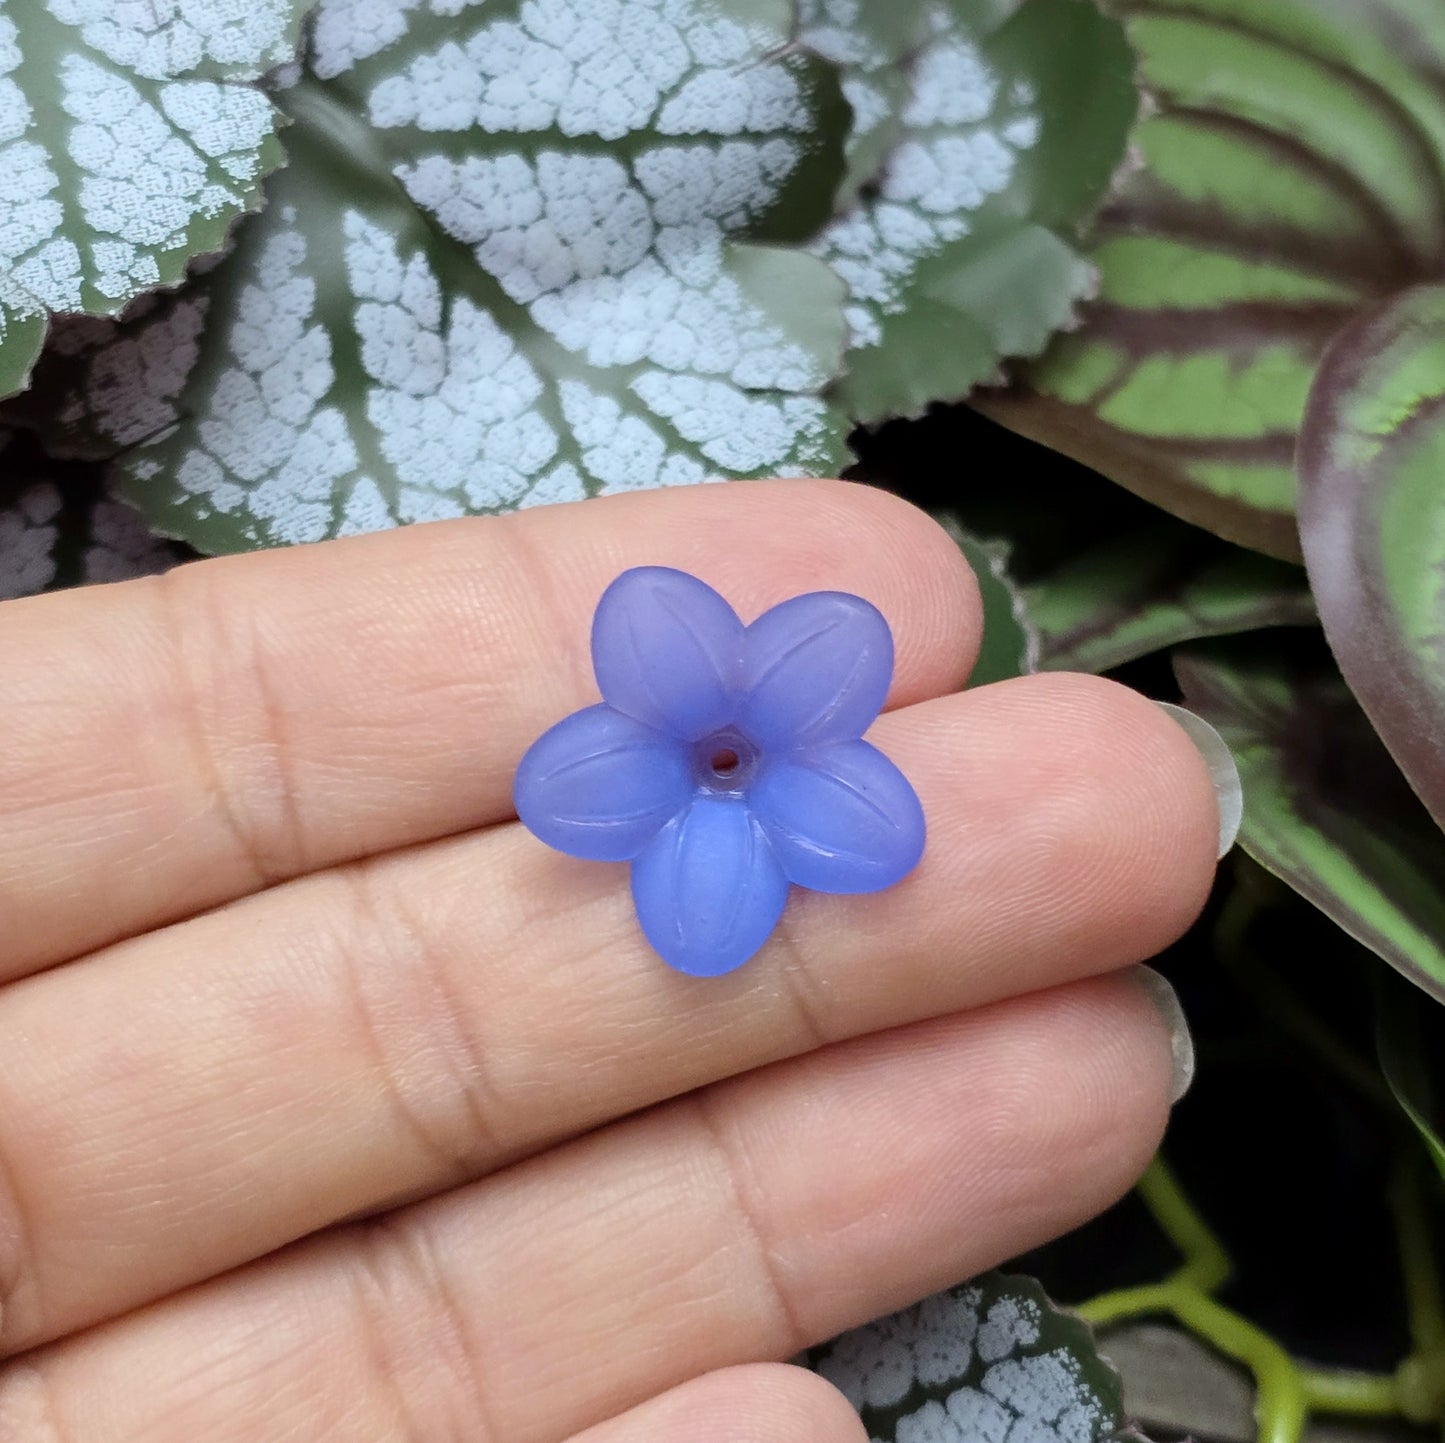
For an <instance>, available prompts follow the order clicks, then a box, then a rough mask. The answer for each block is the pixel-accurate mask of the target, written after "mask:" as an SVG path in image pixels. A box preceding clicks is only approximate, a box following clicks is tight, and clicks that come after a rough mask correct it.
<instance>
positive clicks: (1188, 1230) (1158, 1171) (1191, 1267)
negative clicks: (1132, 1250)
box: [1138, 1156, 1234, 1293]
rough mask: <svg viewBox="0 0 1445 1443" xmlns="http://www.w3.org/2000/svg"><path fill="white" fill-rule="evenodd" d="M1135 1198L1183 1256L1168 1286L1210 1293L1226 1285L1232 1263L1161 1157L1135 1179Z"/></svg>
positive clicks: (1231, 1269) (1156, 1158)
mask: <svg viewBox="0 0 1445 1443" xmlns="http://www.w3.org/2000/svg"><path fill="white" fill-rule="evenodd" d="M1138 1187H1139V1196H1140V1198H1141V1199H1142V1200H1143V1203H1144V1206H1145V1207H1147V1208H1148V1209H1149V1212H1150V1213H1151V1214H1152V1216H1153V1218H1154V1221H1155V1222H1156V1223H1158V1224H1159V1226H1160V1228H1161V1229H1162V1230H1163V1231H1164V1234H1165V1236H1167V1237H1168V1239H1169V1241H1170V1242H1172V1243H1173V1244H1174V1246H1175V1247H1177V1248H1178V1249H1179V1251H1180V1252H1181V1253H1182V1254H1183V1255H1184V1263H1183V1265H1182V1266H1181V1267H1180V1268H1179V1269H1178V1270H1177V1271H1176V1272H1175V1273H1173V1274H1171V1276H1170V1279H1169V1281H1170V1282H1171V1283H1177V1284H1184V1283H1188V1284H1189V1285H1191V1286H1193V1287H1196V1288H1198V1289H1199V1291H1200V1292H1202V1293H1213V1292H1215V1291H1216V1290H1217V1289H1219V1288H1221V1287H1223V1286H1224V1284H1225V1283H1226V1282H1227V1281H1228V1279H1229V1275H1230V1273H1231V1271H1233V1266H1234V1265H1233V1263H1231V1262H1230V1259H1229V1254H1228V1253H1227V1252H1226V1251H1225V1250H1224V1244H1223V1243H1222V1242H1220V1241H1219V1239H1218V1238H1217V1237H1215V1235H1214V1233H1213V1231H1212V1230H1211V1229H1210V1227H1209V1224H1208V1223H1206V1222H1205V1221H1204V1219H1203V1218H1202V1217H1201V1216H1200V1215H1199V1213H1198V1211H1197V1210H1196V1209H1195V1207H1194V1205H1193V1203H1191V1202H1190V1201H1189V1199H1188V1197H1186V1196H1185V1193H1184V1189H1183V1188H1182V1187H1180V1186H1179V1180H1178V1179H1177V1178H1176V1177H1175V1176H1174V1172H1173V1170H1172V1169H1171V1168H1170V1166H1169V1164H1168V1163H1166V1162H1165V1161H1164V1159H1163V1157H1162V1156H1156V1157H1155V1158H1154V1161H1153V1162H1151V1163H1150V1164H1149V1166H1148V1168H1147V1169H1146V1171H1145V1173H1144V1176H1143V1177H1141V1178H1140V1179H1139V1184H1138Z"/></svg>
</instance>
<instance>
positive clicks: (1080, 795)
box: [0, 676, 1217, 1351]
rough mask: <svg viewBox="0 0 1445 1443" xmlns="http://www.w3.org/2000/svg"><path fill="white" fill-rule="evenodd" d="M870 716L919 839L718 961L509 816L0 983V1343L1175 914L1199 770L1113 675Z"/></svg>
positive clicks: (1190, 857)
mask: <svg viewBox="0 0 1445 1443" xmlns="http://www.w3.org/2000/svg"><path fill="white" fill-rule="evenodd" d="M873 735H874V736H875V737H876V739H877V740H878V741H879V743H880V744H881V745H882V746H883V747H884V748H885V750H887V751H888V752H889V753H890V754H891V755H892V756H894V758H895V759H896V760H897V761H898V762H899V763H900V764H901V765H902V766H903V768H904V770H905V771H906V772H907V773H908V774H909V775H910V777H911V778H912V779H913V780H914V782H915V784H916V786H917V787H918V790H919V793H920V795H921V796H922V799H923V802H924V806H925V808H926V810H927V812H928V815H929V818H930V822H931V825H932V836H933V841H932V843H931V845H930V848H929V851H928V854H927V855H926V856H925V858H924V861H923V862H922V864H921V865H920V866H919V868H918V870H917V871H916V872H915V873H914V874H913V875H912V876H911V877H910V878H909V879H908V880H907V881H905V882H904V883H903V884H901V885H900V886H898V887H896V888H894V889H893V890H891V891H889V892H886V893H882V894H878V895H874V896H864V897H824V896H819V895H817V894H801V895H797V896H795V898H794V901H793V903H792V906H791V908H790V911H789V913H788V915H787V918H786V920H785V923H784V926H783V927H782V928H781V929H780V932H779V935H778V936H777V937H776V938H775V939H774V941H773V943H771V944H770V945H769V946H768V947H767V948H765V949H764V951H763V952H762V953H761V954H760V955H759V957H758V958H757V959H756V960H755V961H754V962H752V963H751V964H749V965H748V966H747V967H745V968H744V969H742V970H741V971H740V972H739V973H736V974H733V975H731V976H729V977H725V978H715V979H703V980H699V979H694V978H687V977H682V976H679V975H677V974H674V973H672V972H670V971H669V970H668V969H667V968H666V967H664V966H663V965H662V964H661V963H660V962H659V961H658V960H657V959H656V958H655V957H653V956H652V955H651V954H650V953H649V951H648V950H647V947H646V944H645V942H643V940H642V938H641V934H640V933H639V931H638V929H637V927H636V923H635V921H634V919H633V918H632V916H631V911H630V904H629V902H628V899H627V886H626V874H625V871H624V870H623V869H622V868H618V867H610V866H606V865H601V864H588V863H581V862H576V861H573V860H571V859H567V858H563V857H559V856H557V855H556V854H554V853H551V852H548V851H546V850H545V849H544V848H542V847H541V846H540V844H538V843H537V842H535V841H534V840H533V839H532V838H531V837H529V836H528V835H527V834H526V833H525V832H523V831H522V830H521V828H520V827H519V826H517V825H515V824H513V825H509V826H505V827H501V828H497V829H494V830H493V831H491V832H488V833H484V834H481V835H477V836H472V837H465V838H458V839H455V840H452V841H448V842H439V843H433V844H429V845H427V846H424V847H419V848H414V849H411V850H409V851H406V852H401V853H396V854H393V855H391V856H388V857H383V858H380V859H378V860H376V861H374V862H371V863H368V864H363V865H359V866H355V867H350V868H346V869H342V870H338V871H335V872H332V873H323V874H318V875H316V876H314V877H310V878H306V879H303V880H300V881H297V882H294V883H291V884H288V885H287V886H285V887H281V888H277V889H275V890H274V891H272V892H271V893H269V894H265V895H263V896H259V897H255V898H251V899H248V900H246V901H244V902H240V903H237V904H234V905H232V906H231V907H228V908H226V909H223V910H222V911H219V912H216V913H212V914H210V915H208V916H205V917H201V918H197V919H194V920H193V921H191V922H187V923H183V924H180V925H178V926H175V927H172V928H170V929H169V930H168V931H166V932H163V933H159V934H156V935H154V936H152V937H149V938H143V939H138V940H136V941H133V942H128V943H124V944H121V945H119V946H117V947H115V948H112V949H110V950H109V951H107V952H106V953H101V954H97V955H96V956H95V957H93V958H91V959H89V960H87V961H85V962H83V963H80V964H78V965H76V966H73V967H71V968H67V969H62V970H60V971H58V972H54V973H51V974H48V975H44V976H39V977H35V978H32V979H30V980H29V981H27V982H23V983H20V984H18V985H16V986H14V987H12V988H10V989H9V990H8V992H7V993H6V994H5V995H4V997H3V999H0V1118H3V1119H5V1121H4V1123H3V1129H0V1150H3V1161H4V1163H5V1164H6V1165H7V1166H6V1167H5V1168H4V1169H3V1170H0V1177H3V1176H4V1175H5V1173H8V1175H9V1177H10V1179H11V1182H12V1191H13V1194H14V1196H13V1198H11V1199H8V1200H7V1199H5V1198H4V1197H3V1195H0V1288H6V1284H7V1282H8V1284H9V1286H8V1289H7V1290H6V1292H0V1303H3V1305H4V1306H3V1309H0V1346H3V1349H4V1350H6V1351H14V1350H17V1349H19V1348H22V1347H27V1346H30V1345H32V1344H34V1343H36V1342H39V1341H42V1340H44V1339H46V1338H50V1337H54V1336H56V1335H58V1334H60V1333H62V1332H65V1331H67V1330H69V1329H72V1328H75V1327H77V1326H80V1325H82V1324H85V1323H89V1322H92V1321H95V1320H97V1319H98V1318H101V1317H104V1316H108V1315H110V1314H113V1313H116V1312H119V1311H121V1310H122V1309H125V1308H128V1307H131V1306H134V1305H136V1304H138V1303H140V1302H142V1301H144V1300H146V1299H148V1298H151V1297H155V1296H158V1295H160V1294H163V1293H167V1292H170V1291H172V1290H173V1289H175V1288H176V1287H179V1286H181V1285H183V1284H185V1283H188V1282H191V1281H195V1280H197V1279H199V1278H202V1277H205V1276H209V1275H211V1274H214V1273H216V1272H219V1271H221V1270H222V1269H225V1268H228V1267H232V1266H234V1265H236V1264H238V1263H240V1262H242V1261H244V1260H246V1259H248V1258H251V1257H255V1256H258V1255H260V1254H262V1253H265V1252H268V1251H270V1250H272V1249H274V1248H276V1247H278V1246H280V1245H281V1244H283V1243H285V1242H287V1241H289V1240H291V1239H293V1238H296V1237H299V1236H302V1235H304V1234H306V1233H308V1232H311V1231H313V1230H315V1229H318V1228H321V1227H323V1226H326V1225H327V1224H330V1223H332V1222H335V1221H336V1220H337V1219H338V1218H341V1217H343V1216H348V1215H352V1214H356V1213H359V1212H364V1211H368V1210H376V1209H379V1208H381V1207H382V1206H385V1205H388V1204H391V1203H394V1202H396V1201H399V1200H401V1199H403V1198H407V1197H412V1196H418V1195H421V1194H424V1193H429V1192H433V1191H437V1190H439V1189H441V1188H444V1187H447V1186H451V1185H454V1184H456V1183H458V1182H460V1181H462V1180H464V1179H468V1178H472V1177H477V1176H480V1175H482V1174H483V1173H485V1172H487V1171H489V1170H491V1169H493V1168H496V1167H498V1166H500V1165H501V1164H503V1163H505V1162H508V1161H511V1160H513V1159H515V1158H516V1157H518V1156H520V1155H522V1154H524V1153H527V1152H530V1151H535V1150H536V1149H538V1148H540V1147H542V1146H544V1145H546V1144H547V1143H549V1142H552V1141H555V1140H557V1139H559V1138H561V1137H564V1136H568V1135H571V1134H574V1133H576V1132H578V1131H581V1130H582V1129H585V1128H588V1127H592V1126H595V1125H596V1124H598V1123H601V1122H603V1121H605V1120H607V1119H610V1118H613V1117H617V1116H620V1115H622V1114H625V1113H627V1112H629V1111H631V1110H633V1109H635V1108H638V1107H642V1106H645V1105H647V1104H649V1103H652V1102H655V1101H659V1100H661V1099H663V1098H666V1097H669V1096H674V1095H677V1094H680V1093H682V1092H685V1091H688V1090H691V1089H692V1088H695V1087H697V1086H700V1085H702V1084H704V1083H706V1082H709V1081H711V1080H713V1079H715V1078H719V1077H722V1076H726V1075H729V1074H732V1073H736V1072H740V1071H742V1070H745V1069H747V1068H751V1067H756V1066H759V1065H761V1064H763V1063H766V1062H769V1061H772V1060H775V1059H778V1058H782V1057H785V1056H789V1055H794V1054H797V1053H800V1052H803V1051H806V1050H808V1049H809V1048H811V1047H814V1046H816V1045H818V1044H820V1043H822V1042H827V1041H834V1040H838V1039H841V1038H845V1037H850V1036H854V1035H857V1034H859V1033H862V1032H867V1031H872V1030H875V1029H879V1028H884V1027H892V1026H895V1025H898V1024H901V1023H904V1022H908V1021H912V1020H916V1019H920V1018H924V1017H928V1016H933V1015H936V1014H940V1013H945V1012H950V1011H954V1010H957V1009H960V1008H964V1007H970V1006H974V1005H978V1004H980V1003H983V1002H987V1001H991V1000H994V999H997V998H1001V997H1004V996H1008V995H1012V994H1016V993H1020V992H1026V991H1030V990H1033V989H1036V988H1040V987H1046V986H1053V985H1056V984H1058V983H1061V982H1063V981H1066V980H1068V979H1071V978H1075V977H1082V976H1087V975H1090V974H1094V973H1097V972H1100V971H1103V970H1105V969H1108V968H1110V967H1115V966H1121V965H1124V964H1126V963H1130V962H1133V961H1137V960H1139V959H1141V958H1144V957H1147V956H1150V955H1152V954H1153V953H1154V952H1155V951H1157V950H1158V949H1159V948H1160V947H1162V946H1163V945H1165V944H1166V943H1167V942H1168V941H1170V940H1171V939H1172V938H1173V937H1174V936H1175V935H1176V934H1177V933H1178V932H1179V931H1180V930H1182V929H1183V927H1185V926H1186V925H1187V924H1188V922H1189V921H1190V919H1191V918H1192V916H1193V915H1194V913H1195V912H1196V911H1197V909H1198V907H1199V906H1200V904H1201V903H1202V900H1203V897H1204V894H1205V891H1206V889H1207V887H1208V882H1209V876H1210V873H1211V871H1212V864H1213V856H1214V842H1215V839H1216V836H1217V823H1216V819H1215V814H1214V804H1213V798H1212V793H1211V791H1210V786H1209V782H1208V778H1207V775H1206V773H1205V769H1204V766H1203V764H1202V763H1201V761H1200V759H1199V757H1198V754H1197V753H1196V752H1195V751H1194V749H1193V747H1192V746H1191V744H1190V743H1189V741H1188V739H1187V738H1186V737H1185V736H1184V734H1183V733H1182V732H1181V731H1180V730H1179V729H1178V727H1177V726H1176V725H1175V724H1174V723H1173V722H1172V721H1170V720H1168V719H1167V718H1166V717H1164V716H1163V715H1162V714H1161V713H1159V712H1158V711H1157V710H1156V709H1155V708H1153V707H1152V706H1151V705H1150V704H1149V703H1147V702H1145V701H1143V700H1142V699H1141V698H1139V697H1137V696H1135V695H1134V694H1132V693H1130V692H1127V691H1125V690H1123V689H1122V688H1119V687H1115V686H1113V685H1111V684H1109V683H1106V682H1100V681H1097V680H1095V679H1092V678H1085V677H1069V676H1037V677H1030V678H1026V679H1023V680H1020V681H1017V682H1010V683H1005V684H1003V685H1000V686H996V687H987V688H984V689H982V690H980V691H977V692H973V693H964V694H962V695H959V696H953V697H945V698H941V699H939V700H937V701H933V702H928V703H924V704H921V705H918V706H914V707H908V708H905V709H904V710H902V711H900V712H897V713H893V714H891V715H889V716H887V717H884V718H883V719H882V720H881V721H880V722H879V724H878V726H877V728H876V730H875V732H874V733H873ZM482 899H485V901H482ZM579 939H581V940H580V941H579ZM40 1199H44V1205H43V1207H42V1206H41V1205H40V1203H39V1200H40ZM7 1242H8V1248H7ZM7 1294H8V1295H7Z"/></svg>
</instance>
